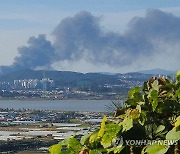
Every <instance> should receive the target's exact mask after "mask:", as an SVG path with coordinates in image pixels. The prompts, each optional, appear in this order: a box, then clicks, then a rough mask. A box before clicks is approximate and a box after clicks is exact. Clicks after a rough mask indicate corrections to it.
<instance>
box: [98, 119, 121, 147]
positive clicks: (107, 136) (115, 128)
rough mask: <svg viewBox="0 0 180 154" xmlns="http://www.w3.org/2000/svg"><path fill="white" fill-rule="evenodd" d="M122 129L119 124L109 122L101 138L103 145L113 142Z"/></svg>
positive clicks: (106, 145)
mask: <svg viewBox="0 0 180 154" xmlns="http://www.w3.org/2000/svg"><path fill="white" fill-rule="evenodd" d="M120 129H121V127H120V126H119V125H118V124H114V123H109V124H107V125H106V127H105V133H104V135H103V137H102V139H101V145H103V147H104V148H107V147H109V146H110V145H111V143H112V140H113V139H114V138H115V137H116V135H117V133H118V132H119V131H120Z"/></svg>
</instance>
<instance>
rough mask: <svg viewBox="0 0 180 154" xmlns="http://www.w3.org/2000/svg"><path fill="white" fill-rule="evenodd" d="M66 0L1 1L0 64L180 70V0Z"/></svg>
mask: <svg viewBox="0 0 180 154" xmlns="http://www.w3.org/2000/svg"><path fill="white" fill-rule="evenodd" d="M100 1H101V0H100ZM43 2H44V3H43ZM68 2H69V3H68ZM68 2H66V1H64V0H60V1H56V0H52V1H49V0H45V1H41V0H40V1H38V2H36V1H34V0H31V1H28V2H21V1H20V0H16V1H14V2H10V1H9V0H7V1H6V2H4V1H2V2H1V4H2V6H0V8H1V16H0V22H1V24H0V31H1V36H0V42H1V45H0V58H1V59H0V65H7V66H9V67H10V68H15V69H24V68H31V69H56V70H68V71H77V72H135V71H139V70H147V69H154V68H162V69H166V70H172V71H174V70H178V69H180V67H179V66H180V61H179V58H180V52H179V49H180V30H179V27H180V2H179V1H177V0H175V1H173V2H171V1H170V0H167V1H166V3H163V4H162V3H161V0H157V1H155V0H152V1H151V2H148V3H146V4H145V3H144V2H143V1H142V0H135V1H134V2H131V1H127V2H124V1H122V0H120V1H117V0H112V1H111V2H109V1H107V0H105V1H103V2H104V3H102V1H101V2H96V1H95V0H92V1H90V0H87V1H86V2H84V1H82V0H77V3H76V4H74V3H73V1H72V0H69V1H68ZM139 2H141V5H139ZM98 6H99V7H98Z"/></svg>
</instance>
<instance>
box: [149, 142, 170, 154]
mask: <svg viewBox="0 0 180 154" xmlns="http://www.w3.org/2000/svg"><path fill="white" fill-rule="evenodd" d="M168 149H169V146H167V145H159V144H157V143H155V144H153V145H148V146H147V148H146V150H145V152H147V153H148V154H164V153H166V152H167V151H168Z"/></svg>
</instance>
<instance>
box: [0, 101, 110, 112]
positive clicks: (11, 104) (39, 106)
mask: <svg viewBox="0 0 180 154" xmlns="http://www.w3.org/2000/svg"><path fill="white" fill-rule="evenodd" d="M111 105H112V101H111V100H33V101H27V100H1V101H0V108H9V109H11V108H13V109H36V110H59V111H90V112H107V111H108V109H107V106H111Z"/></svg>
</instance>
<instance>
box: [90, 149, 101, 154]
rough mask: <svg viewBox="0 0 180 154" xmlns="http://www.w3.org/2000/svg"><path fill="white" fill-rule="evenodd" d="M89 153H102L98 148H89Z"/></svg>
mask: <svg viewBox="0 0 180 154" xmlns="http://www.w3.org/2000/svg"><path fill="white" fill-rule="evenodd" d="M89 154H102V152H101V151H99V150H90V151H89Z"/></svg>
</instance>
